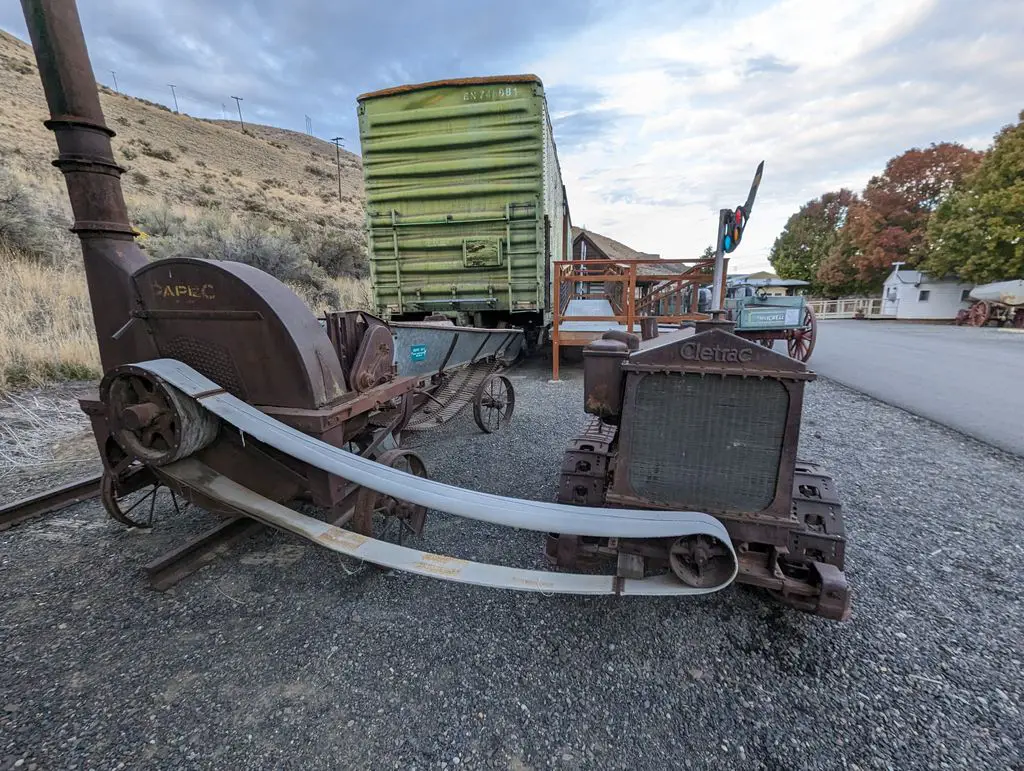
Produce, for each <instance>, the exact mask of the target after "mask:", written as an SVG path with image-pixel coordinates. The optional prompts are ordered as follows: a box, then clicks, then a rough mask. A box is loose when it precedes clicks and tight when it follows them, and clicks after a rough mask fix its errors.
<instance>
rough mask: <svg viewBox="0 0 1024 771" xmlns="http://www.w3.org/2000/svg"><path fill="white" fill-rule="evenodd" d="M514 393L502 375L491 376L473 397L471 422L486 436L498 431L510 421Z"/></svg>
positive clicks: (514, 397)
mask: <svg viewBox="0 0 1024 771" xmlns="http://www.w3.org/2000/svg"><path fill="white" fill-rule="evenodd" d="M515 408H516V392H515V390H514V389H513V388H512V382H511V381H510V380H509V379H508V378H507V377H505V376H504V375H491V376H490V377H488V378H487V379H486V380H484V382H482V383H481V384H480V386H479V388H477V389H476V394H475V395H474V396H473V420H475V421H476V424H477V425H478V426H479V427H480V430H481V431H483V432H484V433H487V434H493V433H494V432H496V431H500V430H501V429H502V428H503V427H504V426H505V424H506V423H508V422H509V421H510V420H511V419H512V412H513V411H514V410H515Z"/></svg>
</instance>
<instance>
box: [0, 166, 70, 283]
mask: <svg viewBox="0 0 1024 771" xmlns="http://www.w3.org/2000/svg"><path fill="white" fill-rule="evenodd" d="M44 200H47V199H46V198H44V197H43V196H41V195H40V194H39V193H38V192H37V191H35V190H33V189H31V188H29V187H28V186H27V185H25V184H23V183H22V182H20V181H19V180H18V179H17V178H15V177H14V176H13V175H12V174H11V173H10V172H8V171H7V170H6V169H4V168H2V167H0V246H6V247H7V248H8V249H10V250H14V251H17V252H20V253H21V254H23V255H25V256H28V257H31V258H32V259H35V260H37V261H40V262H42V263H45V264H51V265H58V264H64V263H66V262H67V260H68V258H69V257H70V256H71V255H72V254H73V253H74V243H75V239H74V237H73V236H72V235H71V234H70V233H69V232H68V228H69V227H70V225H71V222H70V219H69V217H68V215H67V214H66V213H65V211H64V210H63V209H61V208H60V207H59V206H55V205H50V206H47V205H46V204H44V203H43V201H44ZM49 200H52V199H49Z"/></svg>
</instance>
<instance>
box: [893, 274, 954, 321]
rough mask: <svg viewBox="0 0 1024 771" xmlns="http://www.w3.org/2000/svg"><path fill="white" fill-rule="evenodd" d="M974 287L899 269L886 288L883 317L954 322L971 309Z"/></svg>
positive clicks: (949, 279) (948, 279) (952, 279)
mask: <svg viewBox="0 0 1024 771" xmlns="http://www.w3.org/2000/svg"><path fill="white" fill-rule="evenodd" d="M973 288H974V284H965V283H963V282H962V281H958V280H957V279H955V278H944V279H935V278H932V277H931V276H929V275H928V274H927V273H922V272H921V271H919V270H900V265H896V267H895V268H894V269H893V271H892V273H891V274H889V277H888V278H887V279H886V280H885V284H884V285H883V286H882V315H883V316H890V317H895V318H897V319H928V320H931V321H951V320H952V319H954V318H956V313H957V311H959V310H960V309H961V308H969V307H970V305H971V300H970V297H969V295H970V293H971V289H973Z"/></svg>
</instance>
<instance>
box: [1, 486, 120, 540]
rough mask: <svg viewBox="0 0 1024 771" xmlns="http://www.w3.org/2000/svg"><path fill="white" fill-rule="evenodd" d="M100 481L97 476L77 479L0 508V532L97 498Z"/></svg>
mask: <svg viewBox="0 0 1024 771" xmlns="http://www.w3.org/2000/svg"><path fill="white" fill-rule="evenodd" d="M100 479H101V477H100V476H99V475H97V476H92V477H86V478H85V479H79V480H78V481H76V482H71V483H69V484H66V485H63V486H61V487H58V488H56V489H54V490H47V491H46V492H45V493H40V494H39V495H34V496H32V497H30V498H23V499H21V500H20V501H15V502H14V503H12V504H10V505H8V506H4V507H3V508H0V530H7V529H8V528H10V527H14V526H15V525H17V524H19V523H21V522H24V521H25V520H27V519H32V518H33V517H41V516H43V515H44V514H52V513H53V512H55V511H60V510H61V509H64V508H67V507H68V506H71V505H73V504H76V503H79V502H81V501H87V500H89V499H91V498H95V497H97V496H98V495H99V494H100Z"/></svg>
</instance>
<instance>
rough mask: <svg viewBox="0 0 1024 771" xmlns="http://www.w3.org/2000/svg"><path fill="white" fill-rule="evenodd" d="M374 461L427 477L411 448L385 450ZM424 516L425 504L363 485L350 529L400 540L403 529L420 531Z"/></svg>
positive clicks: (381, 538) (366, 534)
mask: <svg viewBox="0 0 1024 771" xmlns="http://www.w3.org/2000/svg"><path fill="white" fill-rule="evenodd" d="M377 462H378V463H381V464H383V465H385V466H390V467H391V468H394V469H398V470H400V471H405V472H407V473H409V474H413V475H414V476H418V477H422V478H424V479H428V478H429V477H428V475H427V467H426V465H425V464H424V463H423V459H422V458H420V456H419V455H417V454H416V453H414V452H413V451H412V450H403V449H394V450H388V451H387V452H383V453H381V454H380V457H378V458H377ZM426 519H427V507H426V506H417V505H416V504H413V503H408V502H407V501H401V500H398V499H397V498H393V497H392V496H390V495H385V494H383V493H378V492H377V491H376V490H371V489H370V488H368V487H363V488H360V490H359V495H358V496H357V497H356V504H355V512H354V514H353V516H352V529H353V530H355V531H356V532H357V533H360V534H362V535H365V536H369V537H370V538H377V539H379V540H382V541H385V540H389V539H391V538H395V539H396V542H397V543H399V544H401V543H402V539H403V537H404V536H405V534H406V533H412V534H414V535H417V536H418V535H422V534H423V525H424V523H425V522H426Z"/></svg>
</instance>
